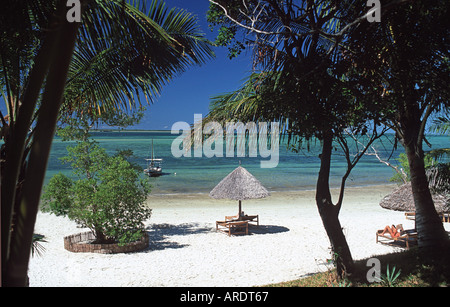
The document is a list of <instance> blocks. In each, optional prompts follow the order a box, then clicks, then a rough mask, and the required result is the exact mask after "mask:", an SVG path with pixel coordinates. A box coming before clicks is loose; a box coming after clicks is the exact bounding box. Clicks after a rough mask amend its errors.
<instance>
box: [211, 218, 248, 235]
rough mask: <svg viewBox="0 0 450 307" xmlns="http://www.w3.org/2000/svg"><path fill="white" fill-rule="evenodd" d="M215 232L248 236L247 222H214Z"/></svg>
mask: <svg viewBox="0 0 450 307" xmlns="http://www.w3.org/2000/svg"><path fill="white" fill-rule="evenodd" d="M216 230H218V231H222V232H225V233H227V234H228V236H231V235H238V234H243V235H248V221H216Z"/></svg>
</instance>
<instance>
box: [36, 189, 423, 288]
mask: <svg viewBox="0 0 450 307" xmlns="http://www.w3.org/2000/svg"><path fill="white" fill-rule="evenodd" d="M393 188H395V186H393V185H388V186H377V187H370V188H347V190H346V196H345V199H344V205H343V207H342V210H341V214H340V221H341V224H342V227H343V228H344V229H345V230H344V231H345V234H346V237H347V241H348V243H349V246H350V249H351V252H352V255H353V258H354V259H355V260H357V259H361V258H365V257H370V256H373V255H379V254H386V253H390V252H393V251H395V250H398V248H394V247H391V246H386V245H382V244H377V243H376V242H375V233H376V230H377V229H382V228H384V226H385V225H387V224H400V223H402V224H403V225H404V227H405V229H408V228H413V226H414V222H413V221H408V220H406V219H405V217H404V213H402V212H394V211H390V210H386V209H382V208H381V207H380V206H379V201H380V200H381V198H382V197H383V196H385V195H386V194H388V193H390V192H391V191H392V190H393ZM148 202H149V205H150V207H151V208H153V215H152V217H151V219H150V220H149V221H148V222H147V225H148V227H149V233H150V240H151V242H150V247H149V249H148V250H145V251H143V252H139V253H131V254H115V255H105V254H92V253H71V252H69V251H66V250H65V249H64V246H63V237H64V236H67V235H71V234H75V233H78V232H82V231H84V229H80V228H78V227H77V226H76V224H75V223H74V222H71V221H70V220H68V219H67V218H62V217H56V216H54V215H50V214H43V213H39V215H38V220H37V223H36V228H35V233H39V234H42V235H45V237H46V239H47V241H48V243H43V245H44V246H45V248H46V251H45V252H44V254H43V256H41V257H39V256H35V257H33V258H31V260H30V268H29V277H30V286H44V287H45V286H175V287H182V286H192V287H197V286H200V287H201V286H242V287H244V286H257V285H265V284H269V283H276V282H281V281H289V280H293V279H297V278H300V277H302V276H305V275H307V274H309V273H314V272H318V271H325V270H327V267H326V266H325V265H323V264H321V263H323V262H324V261H325V260H326V259H327V258H330V251H329V246H330V244H329V241H328V237H327V235H326V234H325V231H324V228H323V225H322V221H321V219H320V217H319V214H318V211H317V208H316V205H315V200H314V191H301V192H288V193H285V192H283V193H281V192H278V193H272V196H270V197H269V198H267V199H261V200H252V201H244V202H243V205H242V209H243V210H244V211H245V213H248V214H259V217H260V224H261V226H260V228H259V229H258V230H255V231H253V230H252V229H251V231H252V232H253V233H252V234H251V235H249V236H232V237H228V236H227V235H226V234H224V233H221V232H216V231H215V221H216V220H223V218H224V216H225V215H232V214H236V213H237V208H238V205H237V202H233V201H220V200H214V199H210V198H209V197H208V196H207V195H201V194H197V195H182V196H180V195H170V196H167V195H166V196H162V195H159V196H151V197H150V198H149V201H148Z"/></svg>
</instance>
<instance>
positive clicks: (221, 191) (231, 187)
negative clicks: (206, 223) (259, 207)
mask: <svg viewBox="0 0 450 307" xmlns="http://www.w3.org/2000/svg"><path fill="white" fill-rule="evenodd" d="M269 195H270V193H269V191H267V189H266V188H265V187H264V186H263V185H262V184H261V182H259V180H258V179H256V178H255V177H254V176H253V175H252V174H250V173H249V172H248V171H247V170H246V169H245V168H243V167H242V166H239V167H238V168H236V169H235V170H234V171H232V172H231V173H230V174H228V176H226V177H225V178H224V179H222V181H220V182H219V184H217V186H216V187H215V188H214V189H212V191H211V192H210V193H209V196H211V197H212V198H215V199H233V200H238V201H239V215H241V211H242V210H241V201H242V200H246V199H258V198H264V197H267V196H269Z"/></svg>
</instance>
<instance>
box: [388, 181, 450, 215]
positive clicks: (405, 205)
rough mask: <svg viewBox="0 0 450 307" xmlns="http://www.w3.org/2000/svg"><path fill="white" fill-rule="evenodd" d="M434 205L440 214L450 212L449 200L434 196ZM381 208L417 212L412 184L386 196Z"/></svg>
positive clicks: (409, 183) (405, 185) (407, 184)
mask: <svg viewBox="0 0 450 307" xmlns="http://www.w3.org/2000/svg"><path fill="white" fill-rule="evenodd" d="M432 197H433V201H434V205H435V207H436V211H437V212H438V213H443V212H450V207H449V206H448V205H447V198H446V197H444V196H442V195H438V194H432ZM380 206H381V207H383V208H385V209H390V210H395V211H408V212H414V211H416V208H415V205H414V198H413V194H412V188H411V182H408V183H406V184H404V185H402V186H400V187H398V188H397V189H395V190H394V191H393V192H392V193H391V194H389V195H386V196H385V197H384V198H383V199H382V200H381V202H380Z"/></svg>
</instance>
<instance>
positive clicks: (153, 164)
mask: <svg viewBox="0 0 450 307" xmlns="http://www.w3.org/2000/svg"><path fill="white" fill-rule="evenodd" d="M145 160H146V161H147V168H146V169H144V173H146V174H147V175H149V176H151V177H157V176H161V175H162V167H161V164H162V161H163V159H155V158H154V153H153V140H152V156H151V158H150V159H145Z"/></svg>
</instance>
